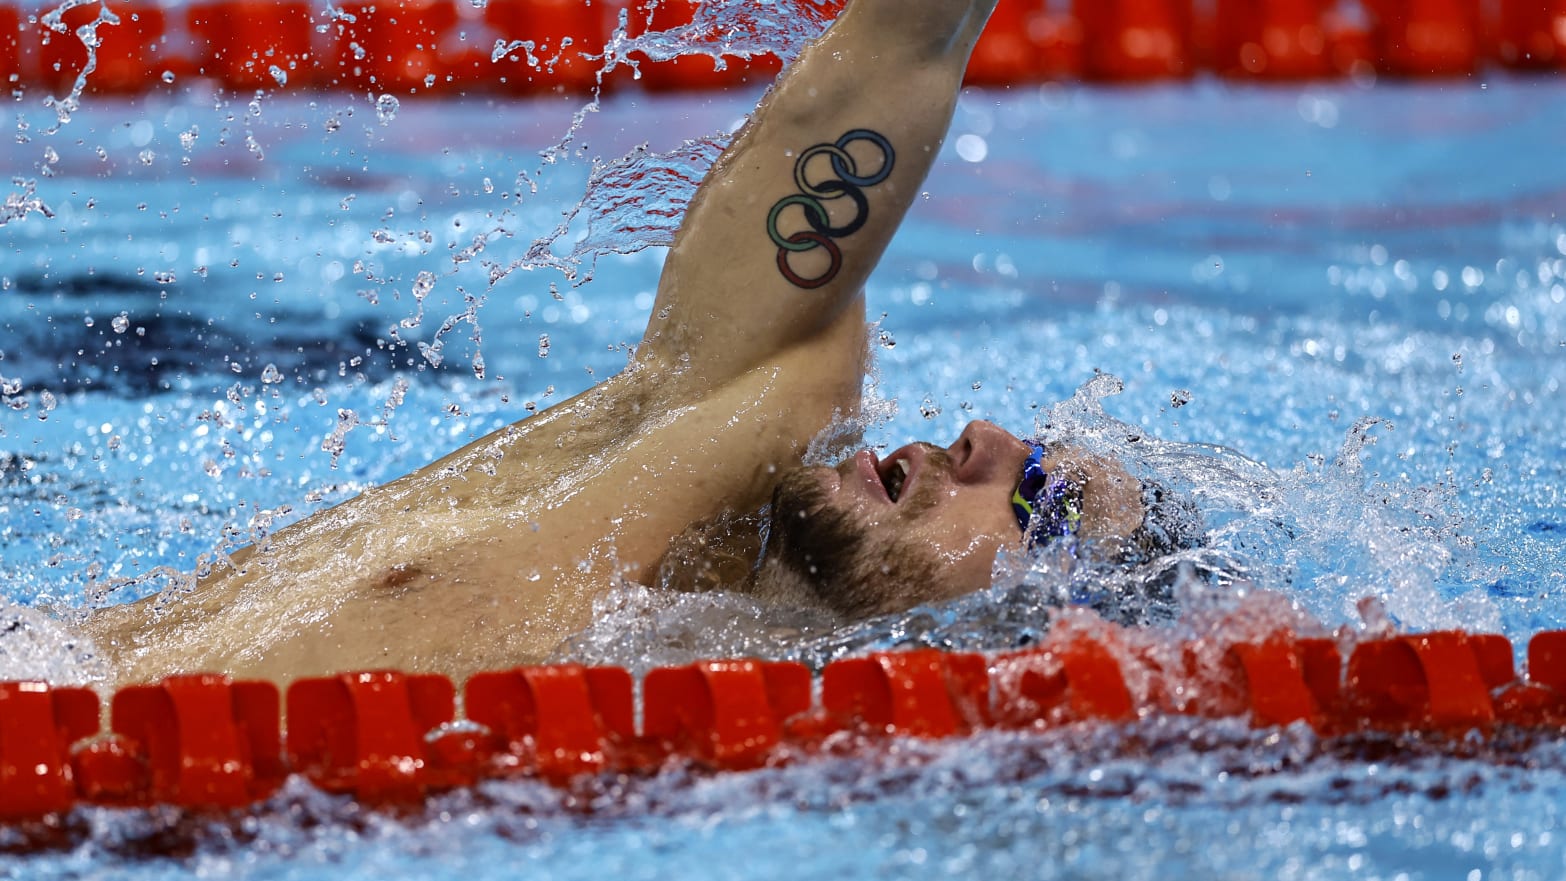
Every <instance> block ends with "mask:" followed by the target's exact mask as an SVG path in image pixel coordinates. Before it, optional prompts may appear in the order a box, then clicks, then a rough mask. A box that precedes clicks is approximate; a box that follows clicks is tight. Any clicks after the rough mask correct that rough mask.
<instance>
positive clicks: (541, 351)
mask: <svg viewBox="0 0 1566 881" xmlns="http://www.w3.org/2000/svg"><path fill="white" fill-rule="evenodd" d="M538 357H540V358H548V357H549V334H547V333H541V334H539V335H538Z"/></svg>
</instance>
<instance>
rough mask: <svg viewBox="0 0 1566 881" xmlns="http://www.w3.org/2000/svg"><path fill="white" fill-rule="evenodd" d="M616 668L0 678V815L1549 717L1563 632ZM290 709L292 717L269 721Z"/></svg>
mask: <svg viewBox="0 0 1566 881" xmlns="http://www.w3.org/2000/svg"><path fill="white" fill-rule="evenodd" d="M635 691H636V689H635V683H634V681H633V679H632V677H631V675H630V674H629V673H627V672H626V671H625V670H622V669H619V668H613V667H585V666H581V665H575V664H563V665H554V666H542V667H523V668H518V669H513V670H502V671H495V672H486V673H479V674H476V675H474V676H472V677H471V678H469V679H468V680H467V682H466V683H465V687H464V689H463V693H462V707H463V709H464V712H463V713H462V714H461V717H460V718H459V716H458V713H457V690H456V688H455V686H454V685H453V683H452V682H451V680H449V679H447V678H446V677H444V676H438V675H430V674H407V673H400V672H395V671H370V672H354V673H343V674H340V675H337V676H330V677H320V678H310V679H300V680H296V681H295V682H293V683H292V684H291V685H290V686H289V687H288V689H287V691H286V694H282V695H280V693H279V691H278V688H277V686H276V685H274V684H273V683H270V682H254V681H236V680H231V679H229V678H227V677H224V676H216V675H200V674H198V675H182V676H173V677H169V678H167V679H164V680H162V681H161V682H157V683H154V684H149V685H137V686H128V687H124V688H121V689H119V690H118V691H117V692H115V693H114V695H113V697H112V699H111V701H110V705H109V710H110V712H109V727H108V730H107V731H100V728H99V725H100V716H99V712H100V704H99V698H98V695H97V693H96V692H94V691H92V690H89V689H84V688H71V687H61V688H56V687H52V686H50V685H48V684H46V683H42V682H3V683H0V820H4V821H9V822H28V821H37V820H40V819H44V818H47V817H50V816H52V815H60V814H62V813H65V812H68V811H70V810H71V809H72V808H73V807H75V806H77V805H109V806H119V807H149V806H154V805H174V806H178V807H181V808H187V809H201V810H211V809H217V810H233V809H242V808H244V807H246V806H248V805H251V804H254V803H256V802H258V801H262V800H265V799H266V798H268V797H269V796H271V795H272V794H273V793H275V792H276V791H277V790H278V789H279V788H280V787H281V786H282V785H283V783H284V782H285V781H286V780H287V779H288V777H289V776H290V775H301V776H303V777H304V778H305V779H307V780H308V781H309V782H310V783H312V784H313V785H315V786H316V787H318V788H320V789H322V790H324V791H327V792H332V793H341V794H346V795H350V796H352V797H354V798H356V799H358V800H360V801H363V802H365V803H368V804H387V803H393V804H398V803H401V804H406V803H417V802H419V801H420V800H421V799H423V798H425V797H426V796H427V795H428V794H430V793H433V792H439V791H443V790H450V789H454V788H458V787H468V786H473V785H475V784H476V783H478V782H480V781H483V780H488V779H509V778H528V779H538V780H543V781H547V782H550V783H553V784H559V785H564V784H567V783H569V782H570V781H572V780H573V779H575V778H578V777H580V776H582V775H595V774H603V773H631V774H637V773H640V774H652V773H656V771H657V770H658V769H659V768H660V767H662V766H664V765H665V764H666V763H668V762H670V761H680V762H690V763H695V764H696V765H697V766H701V767H706V768H710V769H714V770H720V771H744V770H747V769H754V768H758V767H762V766H766V765H769V764H777V763H786V762H790V761H797V760H799V759H800V757H802V756H808V755H810V754H811V753H813V752H816V751H819V750H821V749H822V748H825V747H827V745H828V744H829V743H830V742H831V741H832V739H833V738H834V737H836V736H838V735H840V734H842V733H845V732H846V733H849V734H852V735H855V736H858V737H861V738H864V739H865V742H869V743H873V742H875V741H876V740H878V739H880V738H885V737H914V738H949V737H961V736H964V735H967V734H971V733H973V732H976V731H981V730H985V729H1013V730H1035V729H1037V730H1042V729H1048V728H1053V727H1058V726H1065V725H1072V724H1081V723H1096V724H1116V723H1123V722H1128V721H1132V720H1135V719H1139V718H1147V717H1151V716H1157V715H1187V716H1199V717H1208V718H1225V717H1246V718H1248V719H1249V720H1250V723H1251V725H1252V726H1253V727H1256V728H1272V727H1278V726H1288V725H1295V724H1304V725H1308V726H1310V727H1311V728H1312V729H1314V730H1315V731H1316V732H1317V733H1318V734H1319V735H1321V736H1323V737H1329V738H1330V737H1337V736H1342V735H1351V734H1356V733H1364V732H1392V733H1421V734H1425V735H1430V736H1434V737H1438V738H1439V737H1462V736H1467V735H1469V734H1470V733H1471V732H1479V733H1480V734H1488V733H1490V732H1492V731H1495V730H1497V729H1500V728H1507V729H1512V730H1516V729H1525V730H1530V731H1535V732H1539V733H1541V734H1543V735H1545V736H1554V737H1560V736H1562V735H1566V631H1551V632H1545V633H1540V634H1537V635H1536V636H1534V637H1533V639H1532V640H1531V641H1530V642H1529V645H1528V676H1527V678H1526V679H1520V678H1519V677H1518V676H1517V673H1516V671H1515V670H1514V668H1513V662H1512V646H1511V643H1510V642H1509V641H1508V640H1506V639H1505V638H1504V637H1501V636H1494V635H1485V634H1468V633H1463V632H1459V631H1443V632H1436V633H1424V634H1414V635H1404V636H1394V637H1389V638H1384V639H1370V640H1364V641H1360V642H1358V643H1357V644H1353V645H1352V646H1351V647H1350V650H1349V652H1348V654H1347V657H1344V655H1343V645H1342V644H1340V643H1339V642H1338V641H1337V640H1335V639H1328V638H1303V637H1299V636H1297V635H1295V634H1293V633H1291V632H1289V631H1287V630H1276V631H1274V632H1272V633H1269V634H1267V635H1266V636H1264V637H1262V638H1260V639H1254V640H1244V641H1232V642H1220V641H1218V639H1217V638H1216V637H1206V638H1202V639H1197V640H1192V641H1189V642H1186V643H1183V644H1180V645H1178V646H1175V647H1174V648H1173V649H1172V650H1169V649H1168V648H1167V647H1166V648H1165V649H1159V650H1151V649H1149V647H1148V646H1147V645H1141V646H1138V644H1137V642H1136V640H1135V639H1134V638H1132V637H1131V636H1130V631H1126V630H1122V629H1119V628H1115V627H1112V626H1110V625H1103V626H1101V627H1096V628H1092V629H1088V630H1083V629H1080V628H1079V629H1077V630H1076V631H1074V632H1068V633H1065V634H1062V635H1060V636H1058V637H1057V636H1054V635H1053V634H1052V635H1051V636H1050V637H1049V638H1048V639H1047V640H1046V643H1045V644H1044V645H1041V646H1039V647H1036V648H1029V649H1024V650H1020V651H1011V652H1005V653H1001V654H997V655H993V656H985V655H980V654H972V653H961V652H943V651H936V650H929V649H925V650H916V651H902V652H881V653H875V654H871V655H868V656H865V657H856V658H848V659H844V660H839V661H835V662H832V663H830V664H828V665H827V666H826V667H825V668H824V669H823V670H822V672H821V674H820V676H819V677H818V678H816V677H812V674H811V673H810V671H809V670H808V669H807V668H805V667H804V666H803V665H801V664H797V663H792V662H772V661H758V660H747V659H736V660H711V661H700V662H697V663H694V664H689V665H686V666H682V667H669V668H659V669H655V670H652V671H651V672H649V673H647V674H646V676H644V677H643V678H642V682H641V697H640V701H639V703H640V712H641V715H640V721H639V722H638V719H637V709H638V701H637V699H636V695H635ZM285 709H286V717H287V727H286V729H285V728H284V726H283V718H284V713H283V711H284V710H285Z"/></svg>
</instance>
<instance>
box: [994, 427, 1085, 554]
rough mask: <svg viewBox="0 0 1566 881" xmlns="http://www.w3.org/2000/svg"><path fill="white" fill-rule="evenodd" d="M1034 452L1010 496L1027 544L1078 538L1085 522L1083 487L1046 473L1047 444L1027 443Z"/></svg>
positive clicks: (1023, 466) (1024, 465)
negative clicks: (1075, 536)
mask: <svg viewBox="0 0 1566 881" xmlns="http://www.w3.org/2000/svg"><path fill="white" fill-rule="evenodd" d="M1028 445H1029V446H1031V447H1032V448H1033V452H1031V453H1029V454H1028V460H1027V461H1026V462H1024V463H1023V465H1022V480H1021V482H1019V483H1018V484H1017V489H1016V490H1015V491H1013V492H1012V494H1011V510H1012V513H1014V514H1016V515H1017V525H1018V526H1021V527H1022V534H1023V536H1024V537H1025V538H1027V540H1028V544H1030V545H1032V544H1037V543H1038V542H1041V541H1043V540H1044V539H1047V538H1054V537H1058V536H1063V535H1075V534H1076V532H1077V527H1078V526H1079V525H1081V522H1082V488H1081V487H1080V486H1078V485H1077V484H1075V483H1073V482H1071V481H1069V480H1066V479H1064V478H1058V477H1056V478H1052V477H1050V476H1049V472H1047V471H1045V470H1044V445H1043V444H1039V443H1034V442H1033V441H1028Z"/></svg>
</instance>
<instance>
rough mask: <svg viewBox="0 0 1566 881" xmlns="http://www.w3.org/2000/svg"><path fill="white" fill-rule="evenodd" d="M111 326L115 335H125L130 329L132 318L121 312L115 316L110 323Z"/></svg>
mask: <svg viewBox="0 0 1566 881" xmlns="http://www.w3.org/2000/svg"><path fill="white" fill-rule="evenodd" d="M109 324H110V325H112V326H113V327H114V332H115V333H124V332H125V331H126V330H128V329H130V318H129V317H128V316H127V315H126V314H125V313H124V312H121V313H120V314H118V315H116V316H114V320H113V321H111V322H109Z"/></svg>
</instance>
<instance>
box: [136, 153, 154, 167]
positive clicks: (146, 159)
mask: <svg viewBox="0 0 1566 881" xmlns="http://www.w3.org/2000/svg"><path fill="white" fill-rule="evenodd" d="M136 158H137V159H140V160H141V164H142V165H151V164H152V160H154V159H156V158H158V154H156V153H154V152H152V151H151V150H143V151H141V152H140V153H137V154H136Z"/></svg>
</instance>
